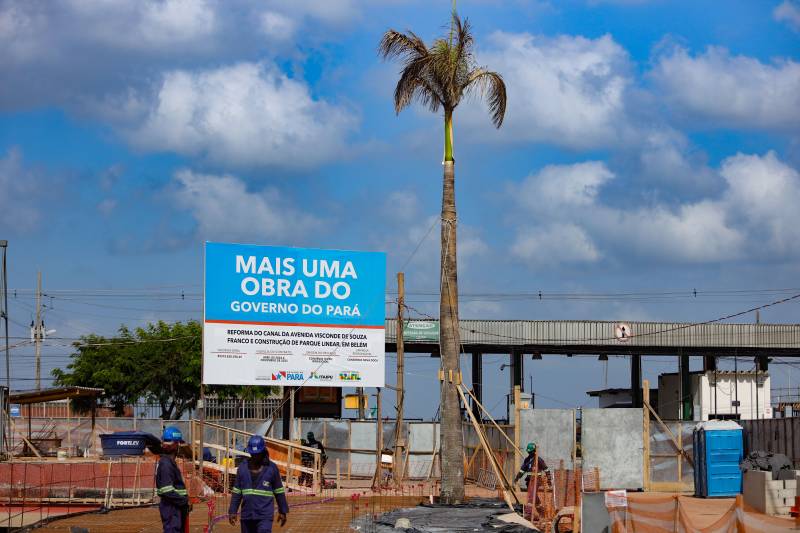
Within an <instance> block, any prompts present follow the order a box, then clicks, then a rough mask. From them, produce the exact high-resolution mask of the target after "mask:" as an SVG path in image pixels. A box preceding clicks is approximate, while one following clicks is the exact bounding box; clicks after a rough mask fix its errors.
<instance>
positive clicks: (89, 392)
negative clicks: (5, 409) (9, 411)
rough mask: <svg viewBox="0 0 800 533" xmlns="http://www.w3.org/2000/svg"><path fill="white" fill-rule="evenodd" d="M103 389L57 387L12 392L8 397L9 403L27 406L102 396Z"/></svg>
mask: <svg viewBox="0 0 800 533" xmlns="http://www.w3.org/2000/svg"><path fill="white" fill-rule="evenodd" d="M103 392H104V391H103V389H95V388H92V387H57V388H52V389H42V390H33V391H22V392H12V393H11V394H9V395H8V402H9V403H17V404H29V403H41V402H53V401H57V400H66V399H70V398H84V397H95V398H96V397H97V396H100V395H101V394H103Z"/></svg>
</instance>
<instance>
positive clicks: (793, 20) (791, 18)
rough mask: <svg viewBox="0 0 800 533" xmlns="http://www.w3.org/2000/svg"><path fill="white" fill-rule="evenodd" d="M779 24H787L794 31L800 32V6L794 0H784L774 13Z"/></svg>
mask: <svg viewBox="0 0 800 533" xmlns="http://www.w3.org/2000/svg"><path fill="white" fill-rule="evenodd" d="M772 16H773V17H775V20H777V21H778V22H785V23H786V24H788V25H789V26H790V27H791V28H792V29H793V30H795V31H800V5H798V4H797V3H795V2H793V1H792V0H783V2H781V3H780V4H779V5H778V6H777V7H776V8H775V9H774V10H773V11H772Z"/></svg>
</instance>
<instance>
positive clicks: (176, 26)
mask: <svg viewBox="0 0 800 533" xmlns="http://www.w3.org/2000/svg"><path fill="white" fill-rule="evenodd" d="M63 4H64V5H65V7H67V8H68V9H69V10H70V11H71V15H72V16H73V17H75V19H76V22H80V23H81V24H82V25H83V27H82V32H83V33H84V35H85V37H86V38H88V39H90V40H92V41H95V42H96V43H98V44H104V45H109V46H115V47H121V48H132V49H145V50H160V49H163V48H164V47H174V46H180V47H182V46H186V45H191V46H203V45H204V41H206V40H207V39H209V38H210V37H211V36H212V35H213V34H214V33H215V31H216V29H217V11H216V10H217V9H218V7H217V5H216V2H212V1H210V0H122V1H120V0H67V1H66V2H63Z"/></svg>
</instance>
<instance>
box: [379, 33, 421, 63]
mask: <svg viewBox="0 0 800 533" xmlns="http://www.w3.org/2000/svg"><path fill="white" fill-rule="evenodd" d="M378 54H379V55H381V56H383V58H384V59H390V58H393V57H401V56H411V57H413V56H415V55H416V56H424V55H427V54H428V47H427V46H425V42H424V41H423V40H422V39H420V38H419V37H418V36H417V35H416V34H415V33H414V32H412V31H409V32H408V33H401V32H399V31H396V30H388V31H387V32H386V33H384V34H383V38H382V39H381V42H380V43H379V44H378Z"/></svg>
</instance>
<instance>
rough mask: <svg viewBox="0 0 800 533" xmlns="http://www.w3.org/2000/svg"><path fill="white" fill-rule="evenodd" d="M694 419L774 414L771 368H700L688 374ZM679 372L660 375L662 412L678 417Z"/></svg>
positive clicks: (679, 403)
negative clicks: (759, 370)
mask: <svg viewBox="0 0 800 533" xmlns="http://www.w3.org/2000/svg"><path fill="white" fill-rule="evenodd" d="M689 382H690V390H689V396H690V397H691V401H692V416H691V419H692V420H697V421H705V420H711V419H733V420H752V419H756V418H772V400H771V395H770V377H769V373H768V372H755V371H740V372H731V371H722V370H718V371H716V372H715V371H713V370H707V371H701V372H692V373H690V375H689ZM680 385H681V380H680V374H678V373H668V374H661V375H660V376H658V393H659V394H658V409H659V416H661V417H662V418H664V419H665V420H678V419H680V413H681V409H680V407H681V390H680Z"/></svg>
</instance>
